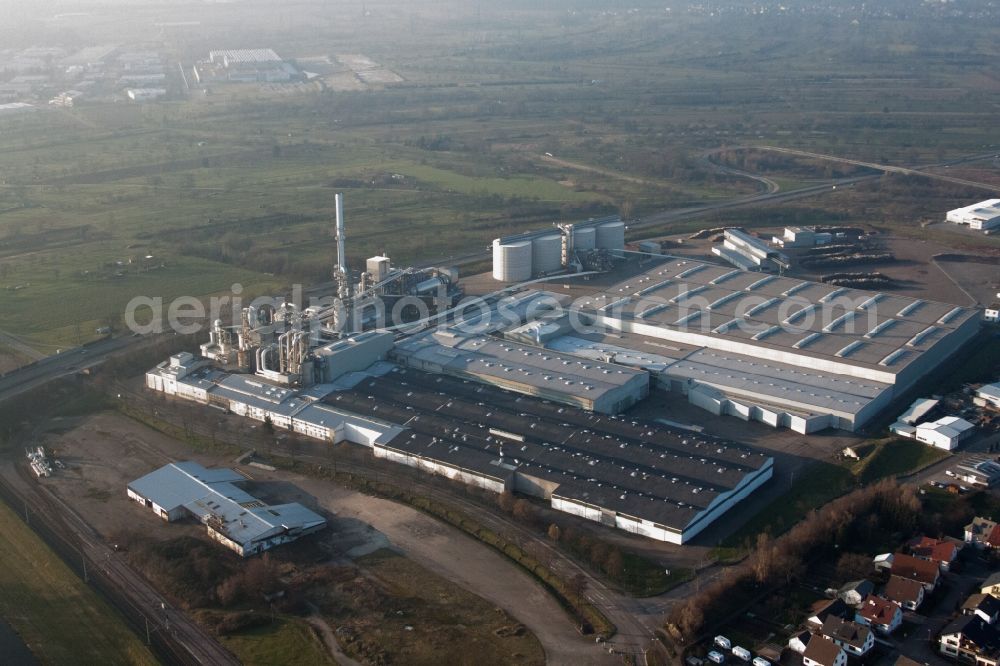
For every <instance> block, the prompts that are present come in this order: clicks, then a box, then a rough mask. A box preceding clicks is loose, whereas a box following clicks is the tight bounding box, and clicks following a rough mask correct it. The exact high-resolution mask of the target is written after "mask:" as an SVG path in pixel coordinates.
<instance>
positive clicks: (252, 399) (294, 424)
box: [146, 352, 402, 446]
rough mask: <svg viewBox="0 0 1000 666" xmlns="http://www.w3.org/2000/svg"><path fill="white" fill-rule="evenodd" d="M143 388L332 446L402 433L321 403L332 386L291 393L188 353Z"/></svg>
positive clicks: (367, 442) (152, 376)
mask: <svg viewBox="0 0 1000 666" xmlns="http://www.w3.org/2000/svg"><path fill="white" fill-rule="evenodd" d="M146 386H147V388H150V389H152V390H154V391H159V392H161V393H164V394H166V395H169V396H174V397H178V398H183V399H185V400H191V401H194V402H198V403H201V404H206V405H214V406H216V407H218V408H220V409H224V410H226V411H228V412H231V413H233V414H237V415H240V416H245V417H247V418H250V419H253V420H256V421H270V422H271V423H272V424H273V426H274V427H275V428H279V429H284V430H289V431H292V432H297V433H299V434H302V435H305V436H307V437H312V438H314V439H319V440H323V441H325V442H330V443H332V444H337V443H340V442H343V441H349V442H354V443H356V444H362V445H365V446H372V445H373V444H375V443H376V442H380V441H387V440H389V439H392V438H393V437H395V436H396V435H397V434H398V433H399V432H401V431H402V428H401V427H399V426H397V425H395V424H392V423H387V422H385V421H381V420H379V419H370V418H365V417H362V416H358V415H357V414H350V413H348V412H344V411H341V410H337V409H334V408H332V407H330V406H328V405H325V404H322V403H321V402H319V401H320V400H321V399H322V398H323V397H324V396H326V395H327V394H328V393H329V392H330V391H332V390H334V389H335V388H336V386H335V385H330V384H327V385H316V386H313V387H311V388H309V389H305V390H301V389H293V388H289V387H287V386H280V385H276V384H273V383H270V382H267V381H265V380H262V379H260V378H259V377H256V376H254V375H246V374H229V373H226V372H222V371H220V370H217V369H215V368H213V367H210V366H209V365H208V363H207V362H206V361H205V360H204V359H197V358H196V357H195V356H193V355H192V354H188V353H186V352H185V353H182V354H177V355H175V356H172V357H171V359H170V361H169V362H164V363H161V364H160V365H158V366H157V367H155V368H153V369H152V370H150V371H149V372H147V373H146Z"/></svg>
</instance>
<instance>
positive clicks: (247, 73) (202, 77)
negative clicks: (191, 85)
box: [194, 48, 301, 83]
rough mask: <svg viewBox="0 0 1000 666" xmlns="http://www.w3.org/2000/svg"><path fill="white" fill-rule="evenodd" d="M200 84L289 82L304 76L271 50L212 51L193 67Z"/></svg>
mask: <svg viewBox="0 0 1000 666" xmlns="http://www.w3.org/2000/svg"><path fill="white" fill-rule="evenodd" d="M194 76H195V79H196V80H197V81H198V82H199V83H211V82H224V81H225V82H230V83H287V82H289V81H294V80H296V79H298V78H300V77H301V74H300V72H299V70H297V69H296V68H295V67H294V66H293V65H291V64H290V63H288V62H286V61H285V60H283V59H282V58H281V57H280V56H279V55H278V54H277V53H275V52H274V51H273V50H272V49H266V48H265V49H224V50H217V51H211V52H209V54H208V60H206V61H202V62H199V63H197V64H196V65H195V67H194Z"/></svg>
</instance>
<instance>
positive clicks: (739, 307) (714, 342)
mask: <svg viewBox="0 0 1000 666" xmlns="http://www.w3.org/2000/svg"><path fill="white" fill-rule="evenodd" d="M572 308H573V309H574V310H575V311H576V312H577V315H578V316H579V317H580V318H582V319H584V320H585V321H586V322H587V323H589V324H592V326H591V328H592V329H594V330H597V331H599V333H596V334H595V333H585V334H582V335H581V334H578V333H576V332H571V333H569V334H566V335H556V336H554V337H553V338H551V339H549V340H546V341H545V342H544V344H546V345H547V346H548V347H549V348H552V349H553V350H556V351H561V352H564V353H572V354H578V355H582V356H586V357H589V358H601V359H603V360H613V361H614V362H615V363H621V364H625V365H629V366H632V367H637V368H644V369H647V370H649V371H650V372H652V373H653V374H654V376H655V377H656V380H657V381H656V383H657V385H658V386H660V387H661V388H666V389H669V390H674V391H681V392H683V393H685V394H687V395H688V397H689V399H690V400H691V402H693V403H695V404H697V405H699V406H702V407H705V408H707V409H710V410H711V411H713V412H714V413H717V414H729V415H733V416H737V417H740V418H744V419H755V420H760V421H763V422H766V423H770V424H771V425H780V426H786V427H790V428H792V429H794V430H797V431H799V432H813V431H816V430H821V429H823V428H826V427H834V428H841V429H845V430H855V429H857V428H859V427H861V426H862V425H864V423H866V422H867V421H868V420H870V419H871V418H872V417H873V416H874V415H875V414H876V413H878V412H879V411H880V410H881V409H882V408H884V407H885V406H886V405H887V404H888V403H889V402H890V401H891V400H892V399H893V397H894V396H897V395H899V394H900V393H901V392H903V391H905V390H906V389H907V388H909V387H910V386H912V385H913V384H914V382H916V381H917V380H918V379H919V378H921V377H923V376H925V375H926V374H927V373H928V372H929V371H931V370H933V369H934V368H936V367H938V366H939V365H940V364H941V363H942V362H943V361H945V360H946V359H947V358H948V357H950V356H951V355H952V354H954V353H955V352H956V351H957V350H958V349H959V348H960V347H962V345H963V344H964V343H966V342H967V341H968V340H970V339H971V338H972V337H973V336H974V335H975V334H976V332H977V331H978V330H979V327H980V322H981V314H980V312H979V311H977V310H974V309H970V308H962V307H956V306H954V305H948V304H944V303H937V302H933V301H927V300H921V299H914V298H908V297H904V296H897V295H891V294H884V293H875V292H866V291H860V290H854V289H845V288H840V287H834V286H831V285H826V284H821V283H815V282H806V281H803V280H797V279H792V278H786V277H778V276H775V275H761V274H760V273H756V272H748V271H742V270H733V269H731V268H727V267H724V266H719V265H715V264H708V263H702V262H698V261H691V260H683V259H670V260H668V261H667V262H666V263H664V264H660V265H658V266H656V267H655V268H653V269H651V270H650V271H647V272H645V273H642V274H640V275H637V276H635V277H632V278H629V279H628V280H625V281H623V282H620V283H618V284H615V285H613V286H611V287H608V288H604V289H602V290H600V291H599V292H597V293H592V294H591V295H588V296H585V297H582V298H579V299H577V300H576V301H574V303H573V305H572ZM553 330H555V329H553Z"/></svg>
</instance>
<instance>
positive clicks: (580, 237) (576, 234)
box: [573, 227, 597, 251]
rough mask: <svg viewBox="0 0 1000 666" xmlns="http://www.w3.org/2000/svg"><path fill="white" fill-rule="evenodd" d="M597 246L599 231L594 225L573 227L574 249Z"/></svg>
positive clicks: (587, 248) (589, 248) (588, 248)
mask: <svg viewBox="0 0 1000 666" xmlns="http://www.w3.org/2000/svg"><path fill="white" fill-rule="evenodd" d="M596 246H597V231H596V230H595V229H594V227H579V228H578V227H574V228H573V249H574V250H577V251H579V250H593V249H594V248H595V247H596Z"/></svg>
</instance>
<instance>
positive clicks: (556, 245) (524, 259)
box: [493, 218, 625, 282]
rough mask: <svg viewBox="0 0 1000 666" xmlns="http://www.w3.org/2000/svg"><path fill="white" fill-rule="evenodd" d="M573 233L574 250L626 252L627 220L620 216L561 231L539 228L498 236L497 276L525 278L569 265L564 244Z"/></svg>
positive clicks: (500, 278) (507, 279) (512, 279)
mask: <svg viewBox="0 0 1000 666" xmlns="http://www.w3.org/2000/svg"><path fill="white" fill-rule="evenodd" d="M564 235H565V236H564ZM570 236H571V237H572V244H571V245H570V247H571V248H572V252H574V253H577V252H588V251H591V250H607V251H608V252H610V253H611V254H613V255H615V256H619V257H620V256H623V251H624V249H625V223H624V222H622V221H621V220H619V219H618V218H607V219H605V220H596V221H590V222H582V223H579V224H573V225H564V226H561V227H560V229H559V230H557V231H539V232H535V233H526V234H521V235H518V236H508V237H506V238H497V239H496V240H494V241H493V279H494V280H498V281H500V282H523V281H525V280H530V279H531V278H533V277H538V276H540V275H549V274H552V273H557V272H559V271H560V270H563V269H564V268H567V266H566V265H565V263H564V257H563V244H564V242H565V241H567V240H569V238H570Z"/></svg>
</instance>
